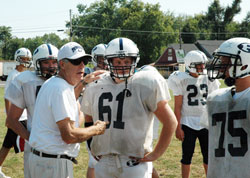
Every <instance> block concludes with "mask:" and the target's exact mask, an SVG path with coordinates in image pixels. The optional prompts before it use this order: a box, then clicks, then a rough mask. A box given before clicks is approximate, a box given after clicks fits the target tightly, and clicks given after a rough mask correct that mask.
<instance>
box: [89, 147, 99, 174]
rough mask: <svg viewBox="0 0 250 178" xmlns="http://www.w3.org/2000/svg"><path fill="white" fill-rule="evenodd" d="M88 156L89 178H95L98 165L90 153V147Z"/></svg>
mask: <svg viewBox="0 0 250 178" xmlns="http://www.w3.org/2000/svg"><path fill="white" fill-rule="evenodd" d="M87 150H88V155H89V162H88V169H87V178H95V168H94V167H95V165H96V163H97V161H96V159H95V158H94V157H93V156H92V154H91V152H90V151H89V149H88V147H87Z"/></svg>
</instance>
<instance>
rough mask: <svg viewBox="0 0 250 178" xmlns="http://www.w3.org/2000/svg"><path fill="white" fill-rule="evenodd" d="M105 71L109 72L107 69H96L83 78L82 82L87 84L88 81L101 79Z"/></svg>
mask: <svg viewBox="0 0 250 178" xmlns="http://www.w3.org/2000/svg"><path fill="white" fill-rule="evenodd" d="M105 72H107V71H106V70H97V71H94V72H92V73H90V74H88V75H86V76H85V77H84V78H83V80H82V82H83V83H84V84H85V85H86V84H88V83H91V82H93V81H96V80H98V79H100V75H101V74H103V73H105Z"/></svg>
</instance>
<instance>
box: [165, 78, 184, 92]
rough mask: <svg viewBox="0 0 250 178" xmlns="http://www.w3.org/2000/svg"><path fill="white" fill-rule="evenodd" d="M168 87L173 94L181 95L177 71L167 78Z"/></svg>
mask: <svg viewBox="0 0 250 178" xmlns="http://www.w3.org/2000/svg"><path fill="white" fill-rule="evenodd" d="M168 85H169V88H170V89H171V90H172V91H173V95H174V96H178V95H183V91H182V88H181V84H180V79H179V77H178V73H173V74H171V75H170V77H169V79H168Z"/></svg>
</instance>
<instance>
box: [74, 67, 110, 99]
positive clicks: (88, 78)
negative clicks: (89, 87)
mask: <svg viewBox="0 0 250 178" xmlns="http://www.w3.org/2000/svg"><path fill="white" fill-rule="evenodd" d="M105 72H107V71H105V70H98V71H95V72H92V73H90V74H88V75H86V76H85V77H84V78H83V80H81V81H80V82H79V83H78V84H77V85H76V86H75V97H76V99H78V98H79V96H80V95H81V92H82V91H83V89H84V88H85V86H86V84H88V83H91V82H93V81H95V80H98V79H100V76H99V75H101V74H103V73H105Z"/></svg>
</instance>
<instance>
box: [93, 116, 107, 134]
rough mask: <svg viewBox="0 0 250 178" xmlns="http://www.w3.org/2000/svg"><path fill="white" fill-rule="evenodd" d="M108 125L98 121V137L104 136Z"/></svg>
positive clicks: (95, 124)
mask: <svg viewBox="0 0 250 178" xmlns="http://www.w3.org/2000/svg"><path fill="white" fill-rule="evenodd" d="M107 124H108V122H104V121H100V120H97V121H96V122H95V123H94V126H95V127H96V135H102V134H104V132H105V130H106V125H107Z"/></svg>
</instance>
